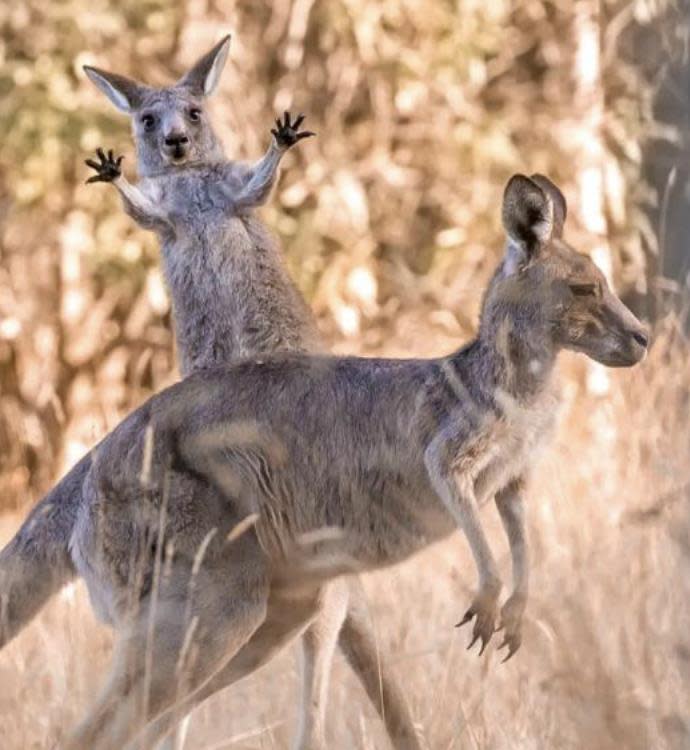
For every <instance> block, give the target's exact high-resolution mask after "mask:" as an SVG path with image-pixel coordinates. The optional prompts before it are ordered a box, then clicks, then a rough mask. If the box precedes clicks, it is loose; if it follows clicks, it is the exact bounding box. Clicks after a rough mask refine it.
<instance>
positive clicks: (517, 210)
mask: <svg viewBox="0 0 690 750" xmlns="http://www.w3.org/2000/svg"><path fill="white" fill-rule="evenodd" d="M503 227H504V228H505V230H506V234H507V235H508V239H509V242H508V256H509V260H510V261H511V263H510V265H511V266H512V267H515V266H520V265H524V263H527V262H529V261H530V260H531V259H532V258H534V257H536V256H537V255H539V253H540V252H541V250H542V249H543V248H544V246H545V245H546V244H547V243H548V242H549V240H550V239H551V237H552V236H553V227H554V221H553V202H552V200H551V199H550V198H549V197H548V196H547V194H546V193H545V192H544V191H543V190H542V189H541V188H540V187H539V185H537V183H536V182H534V181H533V180H530V179H529V177H525V175H522V174H516V175H514V176H513V177H511V178H510V180H509V181H508V184H507V185H506V189H505V192H504V193H503Z"/></svg>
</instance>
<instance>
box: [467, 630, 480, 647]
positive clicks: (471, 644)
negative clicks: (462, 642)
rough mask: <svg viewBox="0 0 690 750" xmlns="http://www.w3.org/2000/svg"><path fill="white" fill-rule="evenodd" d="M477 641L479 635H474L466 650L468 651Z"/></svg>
mask: <svg viewBox="0 0 690 750" xmlns="http://www.w3.org/2000/svg"><path fill="white" fill-rule="evenodd" d="M478 640H479V633H474V634H473V636H472V640H471V641H470V645H469V646H468V647H467V650H468V651H469V650H470V649H471V648H472V646H474V644H475V643H476V642H477V641H478Z"/></svg>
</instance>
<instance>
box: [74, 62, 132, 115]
mask: <svg viewBox="0 0 690 750" xmlns="http://www.w3.org/2000/svg"><path fill="white" fill-rule="evenodd" d="M84 73H86V75H87V76H88V77H89V78H90V79H91V80H92V81H93V83H95V84H96V86H97V87H98V88H99V89H100V90H101V91H102V92H103V93H104V94H105V95H106V96H107V97H108V99H110V101H111V102H112V103H113V104H114V105H115V106H116V107H117V108H118V109H119V110H120V111H121V112H126V113H127V114H131V113H132V112H133V111H134V110H135V109H137V107H138V106H139V105H140V104H141V100H142V97H143V94H144V91H145V90H146V87H145V86H142V85H141V84H140V83H137V82H136V81H133V80H131V79H130V78H125V76H120V75H117V73H107V72H106V71H105V70H100V69H99V68H92V67H91V66H90V65H84Z"/></svg>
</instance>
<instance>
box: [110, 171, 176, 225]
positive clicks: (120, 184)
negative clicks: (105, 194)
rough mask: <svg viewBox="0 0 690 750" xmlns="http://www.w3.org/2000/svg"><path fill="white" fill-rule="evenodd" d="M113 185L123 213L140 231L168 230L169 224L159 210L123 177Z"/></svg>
mask: <svg viewBox="0 0 690 750" xmlns="http://www.w3.org/2000/svg"><path fill="white" fill-rule="evenodd" d="M113 184H114V185H115V187H116V188H117V190H118V192H119V193H120V197H121V198H122V205H123V207H124V209H125V212H126V213H127V214H128V215H129V216H131V217H132V218H133V219H134V221H136V223H137V224H138V225H139V226H140V227H142V229H149V230H152V231H160V230H163V229H169V228H170V223H169V222H168V220H167V218H166V217H165V216H164V215H163V213H162V212H161V210H160V209H159V208H158V207H157V206H156V205H155V203H154V202H153V201H152V200H151V199H150V198H148V197H147V196H146V195H144V193H143V192H142V191H141V190H140V189H139V188H138V187H137V186H136V185H132V183H131V182H129V181H128V180H127V179H126V178H125V177H124V176H120V177H118V178H117V179H116V180H114V181H113Z"/></svg>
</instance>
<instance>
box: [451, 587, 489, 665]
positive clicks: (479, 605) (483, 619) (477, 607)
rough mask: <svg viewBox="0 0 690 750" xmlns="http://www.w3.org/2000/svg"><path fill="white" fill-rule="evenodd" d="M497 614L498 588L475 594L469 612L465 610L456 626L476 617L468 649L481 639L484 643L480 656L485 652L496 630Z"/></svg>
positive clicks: (458, 626) (460, 625)
mask: <svg viewBox="0 0 690 750" xmlns="http://www.w3.org/2000/svg"><path fill="white" fill-rule="evenodd" d="M497 615H498V590H497V589H493V588H492V589H485V590H482V591H480V592H479V593H478V594H477V595H476V596H475V598H474V601H473V602H472V605H471V606H470V608H469V609H468V610H467V612H465V616H464V617H463V618H462V620H460V622H459V623H458V624H457V625H456V626H455V627H457V628H460V627H462V626H463V625H464V624H465V623H468V622H471V621H472V620H473V619H474V628H473V629H472V640H471V641H470V645H469V646H468V647H467V649H468V651H469V649H471V648H472V646H474V644H475V643H476V642H477V641H478V640H481V643H482V645H481V648H480V649H479V656H481V655H482V654H483V653H484V649H485V648H486V646H487V644H488V643H489V641H490V640H491V636H492V635H493V634H494V633H495V632H496V617H497ZM475 618H476V619H475Z"/></svg>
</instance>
